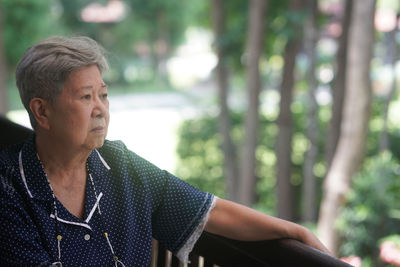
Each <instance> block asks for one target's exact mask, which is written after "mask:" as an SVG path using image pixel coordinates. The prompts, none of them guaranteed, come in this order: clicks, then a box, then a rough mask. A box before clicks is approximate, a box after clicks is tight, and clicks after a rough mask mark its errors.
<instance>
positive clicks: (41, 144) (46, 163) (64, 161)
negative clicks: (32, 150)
mask: <svg viewBox="0 0 400 267" xmlns="http://www.w3.org/2000/svg"><path fill="white" fill-rule="evenodd" d="M35 142H36V151H37V153H38V155H39V158H40V161H41V162H42V164H43V167H44V169H45V171H46V173H47V175H48V176H49V179H50V180H55V179H57V180H60V181H61V180H65V179H68V180H71V179H73V177H80V175H76V174H82V172H86V161H87V158H88V157H89V155H90V153H91V151H89V150H83V149H74V148H73V147H71V146H69V147H65V146H62V145H60V144H61V142H58V141H57V140H54V139H53V138H51V137H50V136H47V135H45V134H41V133H37V134H36V140H35ZM71 182H72V181H71Z"/></svg>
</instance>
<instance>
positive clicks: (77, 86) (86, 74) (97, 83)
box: [64, 65, 105, 92]
mask: <svg viewBox="0 0 400 267" xmlns="http://www.w3.org/2000/svg"><path fill="white" fill-rule="evenodd" d="M104 85H105V84H104V82H103V79H102V77H101V73H100V70H99V68H98V67H97V65H90V66H86V67H82V68H79V69H76V70H74V71H72V72H71V73H70V74H69V75H68V77H67V79H66V80H65V84H64V91H70V92H73V91H81V90H88V89H94V88H101V87H104Z"/></svg>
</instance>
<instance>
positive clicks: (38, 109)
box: [29, 97, 50, 130]
mask: <svg viewBox="0 0 400 267" xmlns="http://www.w3.org/2000/svg"><path fill="white" fill-rule="evenodd" d="M29 108H30V109H31V111H32V113H33V115H34V116H35V119H36V122H37V123H38V125H39V126H40V127H41V128H43V129H46V130H50V122H49V116H48V115H49V111H48V103H47V101H46V100H44V99H42V98H38V97H35V98H32V100H31V102H30V103H29Z"/></svg>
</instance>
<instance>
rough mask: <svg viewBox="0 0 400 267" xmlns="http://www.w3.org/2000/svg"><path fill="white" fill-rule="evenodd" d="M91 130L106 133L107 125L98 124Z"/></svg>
mask: <svg viewBox="0 0 400 267" xmlns="http://www.w3.org/2000/svg"><path fill="white" fill-rule="evenodd" d="M91 131H92V132H95V133H104V131H105V127H104V126H98V127H95V128H93V129H92V130H91Z"/></svg>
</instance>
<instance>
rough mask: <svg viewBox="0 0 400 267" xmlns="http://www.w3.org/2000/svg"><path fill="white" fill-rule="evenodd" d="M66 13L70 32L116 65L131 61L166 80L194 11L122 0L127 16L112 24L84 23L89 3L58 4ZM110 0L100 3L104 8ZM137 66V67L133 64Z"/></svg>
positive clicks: (155, 0)
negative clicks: (89, 39) (95, 44)
mask: <svg viewBox="0 0 400 267" xmlns="http://www.w3.org/2000/svg"><path fill="white" fill-rule="evenodd" d="M60 1H61V3H62V5H63V8H64V10H65V12H64V16H63V19H64V21H65V23H66V24H67V25H68V26H69V27H70V28H71V30H72V31H73V32H75V33H78V34H83V35H87V36H90V37H92V38H94V39H96V40H98V41H99V42H100V43H101V44H102V45H103V46H104V47H105V48H106V49H108V50H111V51H113V54H114V55H116V56H118V57H119V62H116V64H117V63H119V64H122V65H127V64H129V63H131V62H132V60H133V59H136V60H140V61H142V63H143V64H148V65H149V66H150V69H151V70H152V74H153V75H151V76H152V78H161V79H162V80H164V81H165V80H167V72H166V60H167V58H168V57H169V56H170V55H171V53H172V51H174V49H175V48H176V47H177V46H178V45H179V44H181V42H182V41H183V39H184V34H185V31H186V28H187V24H188V21H189V20H190V19H191V18H190V16H191V15H192V14H193V12H194V11H193V9H192V8H190V5H189V3H188V2H185V1H183V2H182V1H180V0H168V1H162V0H148V1H140V0H125V1H123V3H124V4H125V5H126V9H127V11H126V13H127V15H126V16H125V17H123V18H121V19H122V20H118V21H113V22H101V23H94V22H85V21H83V19H82V17H81V12H82V10H83V9H84V8H85V7H87V6H88V4H90V3H91V2H92V1H89V0H84V1H81V0H60ZM110 1H113V0H102V1H99V2H100V4H102V5H106V4H107V3H109V2H110ZM136 63H138V64H136V65H137V66H139V65H140V63H139V62H136Z"/></svg>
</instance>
